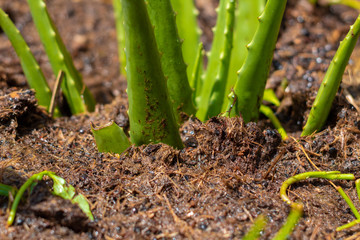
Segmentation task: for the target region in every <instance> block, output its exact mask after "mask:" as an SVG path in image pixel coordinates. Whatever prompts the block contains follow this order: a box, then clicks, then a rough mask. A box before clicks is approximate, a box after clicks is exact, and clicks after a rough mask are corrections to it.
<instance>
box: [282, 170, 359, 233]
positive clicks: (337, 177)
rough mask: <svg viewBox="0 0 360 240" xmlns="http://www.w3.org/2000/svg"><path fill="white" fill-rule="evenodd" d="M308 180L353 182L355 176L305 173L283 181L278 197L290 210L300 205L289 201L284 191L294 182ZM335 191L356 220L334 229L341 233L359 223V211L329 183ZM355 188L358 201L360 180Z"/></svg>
mask: <svg viewBox="0 0 360 240" xmlns="http://www.w3.org/2000/svg"><path fill="white" fill-rule="evenodd" d="M308 178H323V179H329V180H350V181H354V180H355V176H354V174H350V173H347V174H341V173H340V172H339V171H330V172H305V173H300V174H298V175H295V176H293V177H290V178H288V179H287V180H285V181H284V182H283V184H282V186H281V188H280V197H281V199H282V200H283V201H284V202H286V203H287V204H289V205H290V206H291V208H292V209H296V208H299V206H300V205H301V206H302V204H300V203H295V202H293V201H291V200H290V198H289V197H288V196H287V194H286V190H287V189H288V187H289V186H290V185H291V184H294V183H296V182H299V181H302V180H306V179H308ZM330 183H331V184H332V185H333V186H334V187H335V189H336V190H337V191H338V192H339V194H340V196H341V197H342V198H344V200H345V202H346V203H347V204H348V206H349V208H350V210H351V211H352V213H353V214H354V215H355V217H356V220H354V221H352V222H350V223H347V224H345V225H343V226H340V227H338V228H336V231H342V230H345V229H347V228H350V227H352V226H355V225H356V224H359V223H360V213H359V211H358V210H357V209H356V207H355V205H354V203H353V202H352V201H351V199H350V198H349V196H348V195H347V194H346V193H345V192H344V190H343V189H342V188H341V187H340V186H336V185H335V184H333V183H332V182H330ZM355 186H356V191H357V194H358V198H359V199H360V179H357V180H356V181H355Z"/></svg>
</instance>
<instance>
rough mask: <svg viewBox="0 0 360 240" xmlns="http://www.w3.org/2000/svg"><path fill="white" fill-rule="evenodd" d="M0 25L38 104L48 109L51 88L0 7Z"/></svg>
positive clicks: (55, 113) (56, 112)
mask: <svg viewBox="0 0 360 240" xmlns="http://www.w3.org/2000/svg"><path fill="white" fill-rule="evenodd" d="M0 27H1V28H2V29H3V30H4V32H5V34H6V35H7V36H8V38H9V40H10V42H11V44H12V45H13V46H14V49H15V52H16V54H17V55H18V57H19V59H20V63H21V66H22V69H23V71H24V74H25V76H26V79H27V81H28V84H29V86H30V88H33V89H34V90H35V92H36V98H37V100H38V103H39V105H40V106H43V107H45V108H46V110H48V111H49V106H50V101H51V90H50V88H49V86H48V84H47V82H46V79H45V77H44V74H43V73H42V71H41V69H40V66H39V64H38V63H37V61H36V60H35V58H34V56H33V54H32V53H31V51H30V48H29V46H28V45H27V44H26V42H25V40H24V38H23V37H22V36H21V34H20V32H19V30H18V29H17V28H16V26H15V25H14V23H13V22H12V21H11V20H10V18H9V17H8V15H7V14H6V13H5V12H4V11H3V10H2V9H0ZM59 115H60V111H59V109H58V108H55V112H54V116H59Z"/></svg>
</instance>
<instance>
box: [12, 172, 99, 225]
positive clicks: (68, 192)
mask: <svg viewBox="0 0 360 240" xmlns="http://www.w3.org/2000/svg"><path fill="white" fill-rule="evenodd" d="M44 176H48V177H50V178H51V179H52V180H53V183H54V185H53V194H54V195H56V196H59V197H61V198H63V199H67V200H70V201H71V202H72V203H76V204H78V206H79V207H80V209H81V210H82V211H83V212H84V213H85V214H86V216H87V217H88V218H89V219H90V220H94V217H93V215H92V213H91V210H90V206H89V203H88V202H87V199H86V198H85V197H84V196H83V195H82V194H78V195H76V196H75V194H76V191H75V188H74V187H73V186H71V185H70V184H67V183H66V181H65V180H64V179H63V178H61V177H58V176H56V174H55V173H53V172H49V171H43V172H40V173H37V174H34V175H32V176H31V177H30V178H29V179H28V180H27V181H26V182H25V183H24V184H23V185H22V186H21V187H20V189H19V191H18V192H17V194H16V196H15V199H14V202H13V203H12V205H11V209H10V213H9V217H8V220H7V225H8V226H11V225H12V224H13V222H14V220H15V214H16V210H17V207H18V205H19V203H20V200H21V198H22V197H23V195H24V193H25V191H26V190H27V189H29V188H31V187H33V186H34V184H36V183H37V182H38V181H40V180H41V179H42V178H43V177H44Z"/></svg>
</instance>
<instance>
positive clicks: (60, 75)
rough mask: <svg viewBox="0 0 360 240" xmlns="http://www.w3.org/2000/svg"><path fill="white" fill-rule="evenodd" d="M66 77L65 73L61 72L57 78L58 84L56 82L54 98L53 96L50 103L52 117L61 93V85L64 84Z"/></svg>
mask: <svg viewBox="0 0 360 240" xmlns="http://www.w3.org/2000/svg"><path fill="white" fill-rule="evenodd" d="M63 77H64V71H63V70H60V71H59V73H58V75H57V77H56V82H55V86H54V89H53V92H52V96H51V102H50V106H49V114H50V116H51V117H52V116H53V114H54V109H55V106H56V99H57V98H58V95H59V92H60V85H61V83H62V80H63Z"/></svg>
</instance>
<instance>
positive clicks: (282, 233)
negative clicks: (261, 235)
mask: <svg viewBox="0 0 360 240" xmlns="http://www.w3.org/2000/svg"><path fill="white" fill-rule="evenodd" d="M303 212H304V206H303V205H302V204H299V203H294V204H293V205H292V207H291V211H290V214H289V216H288V217H287V219H286V222H285V223H284V225H283V226H282V227H281V229H280V230H279V231H278V232H277V233H276V235H275V237H274V238H273V240H285V239H288V237H289V236H290V234H291V233H292V231H293V230H294V227H295V225H296V224H297V223H298V221H299V220H300V218H301V217H302V215H303Z"/></svg>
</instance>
